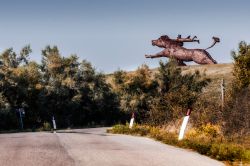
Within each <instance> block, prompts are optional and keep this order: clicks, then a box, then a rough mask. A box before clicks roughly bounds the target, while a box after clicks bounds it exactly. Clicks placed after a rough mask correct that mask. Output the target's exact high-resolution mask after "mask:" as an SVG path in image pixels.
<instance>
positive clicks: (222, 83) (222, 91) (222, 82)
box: [220, 79, 225, 111]
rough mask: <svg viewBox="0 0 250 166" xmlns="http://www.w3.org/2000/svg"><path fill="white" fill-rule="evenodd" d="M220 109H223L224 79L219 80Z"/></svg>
mask: <svg viewBox="0 0 250 166" xmlns="http://www.w3.org/2000/svg"><path fill="white" fill-rule="evenodd" d="M220 86H221V109H222V111H223V110H224V94H225V92H224V91H225V84H224V79H222V80H221V85H220Z"/></svg>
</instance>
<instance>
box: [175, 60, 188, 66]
mask: <svg viewBox="0 0 250 166" xmlns="http://www.w3.org/2000/svg"><path fill="white" fill-rule="evenodd" d="M177 63H178V66H187V65H186V64H185V63H184V62H183V61H182V60H179V59H177Z"/></svg>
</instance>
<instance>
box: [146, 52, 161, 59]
mask: <svg viewBox="0 0 250 166" xmlns="http://www.w3.org/2000/svg"><path fill="white" fill-rule="evenodd" d="M145 57H146V58H160V57H166V55H165V52H164V51H161V52H159V53H157V54H155V55H145Z"/></svg>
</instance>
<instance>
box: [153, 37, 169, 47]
mask: <svg viewBox="0 0 250 166" xmlns="http://www.w3.org/2000/svg"><path fill="white" fill-rule="evenodd" d="M166 41H169V37H168V36H167V35H164V36H161V37H159V38H158V39H156V40H152V45H153V46H158V47H161V48H166Z"/></svg>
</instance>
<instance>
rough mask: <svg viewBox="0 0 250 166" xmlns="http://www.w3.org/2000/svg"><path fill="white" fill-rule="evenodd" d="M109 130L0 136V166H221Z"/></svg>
mask: <svg viewBox="0 0 250 166" xmlns="http://www.w3.org/2000/svg"><path fill="white" fill-rule="evenodd" d="M105 131H106V128H92V129H76V130H67V131H59V132H57V133H56V134H54V133H46V132H39V133H15V134H0V166H217V165H218V166H219V165H223V164H222V163H221V162H218V161H216V160H212V159H210V158H208V157H206V156H202V155H200V154H198V153H195V152H192V151H190V150H183V149H180V148H176V147H172V146H168V145H165V144H162V143H160V142H157V141H154V140H152V139H149V138H143V137H134V136H127V135H114V134H107V133H106V132H105Z"/></svg>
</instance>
